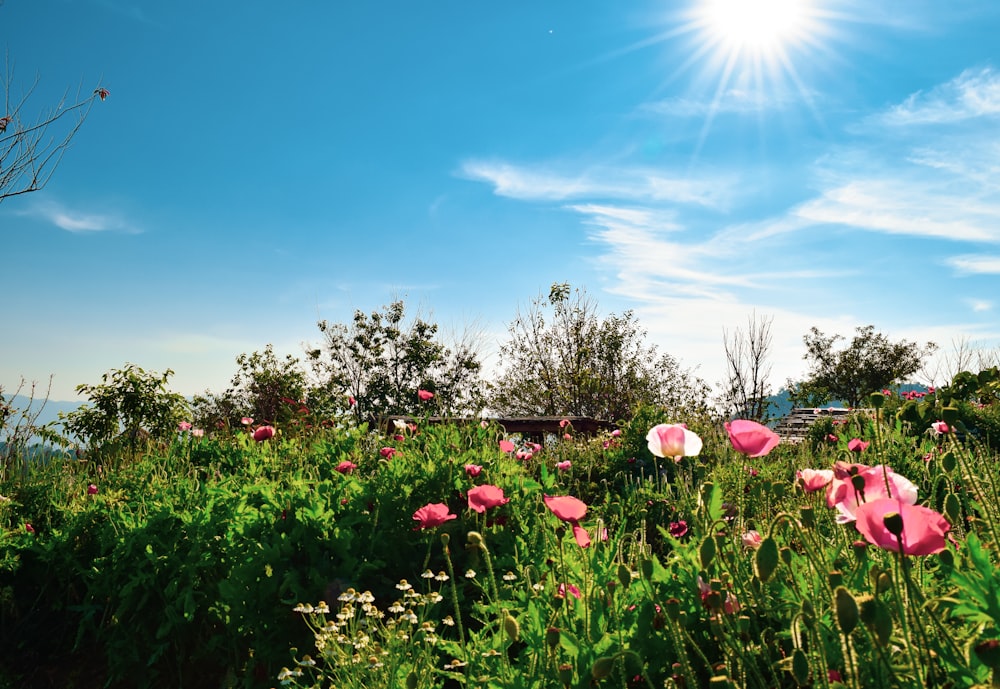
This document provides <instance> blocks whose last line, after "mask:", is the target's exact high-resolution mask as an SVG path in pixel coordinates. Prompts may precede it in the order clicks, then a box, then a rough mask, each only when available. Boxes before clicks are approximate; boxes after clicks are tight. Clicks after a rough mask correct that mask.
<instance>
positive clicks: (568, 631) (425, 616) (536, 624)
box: [0, 391, 1000, 689]
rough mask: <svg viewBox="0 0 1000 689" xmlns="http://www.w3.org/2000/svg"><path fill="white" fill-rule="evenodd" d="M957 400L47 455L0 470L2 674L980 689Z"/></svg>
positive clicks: (970, 520) (977, 593)
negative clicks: (548, 428)
mask: <svg viewBox="0 0 1000 689" xmlns="http://www.w3.org/2000/svg"><path fill="white" fill-rule="evenodd" d="M946 394H947V393H946V391H938V392H936V393H935V394H932V395H930V396H925V397H924V398H920V399H901V398H899V397H893V396H892V395H889V396H886V395H883V394H877V395H874V396H873V397H872V398H871V400H870V406H869V407H867V408H865V409H859V410H857V411H856V413H854V414H853V415H851V416H850V417H848V418H847V420H846V421H845V423H844V424H842V425H838V426H836V427H831V428H818V429H817V430H816V432H815V434H814V437H812V438H811V439H807V441H805V442H803V443H800V444H798V445H792V444H789V443H785V442H781V441H780V439H779V438H778V436H776V435H775V434H774V433H773V432H772V431H771V430H770V429H769V428H767V427H765V426H762V425H760V424H757V423H755V422H753V421H748V420H744V419H734V420H730V421H729V422H727V423H723V422H721V421H713V420H711V419H708V418H698V419H676V418H667V417H666V414H665V412H663V411H662V410H657V409H655V408H642V409H639V410H637V411H636V413H635V415H634V416H633V418H632V419H628V420H623V421H622V422H621V423H620V424H619V427H618V428H617V429H615V430H614V431H608V432H605V433H603V434H601V435H598V436H589V437H588V436H584V435H582V434H578V433H576V432H575V431H574V430H573V428H572V424H566V425H565V427H564V428H561V429H560V431H559V435H558V437H556V436H555V435H553V436H551V437H549V438H548V439H547V441H546V442H545V443H544V444H539V443H537V442H532V441H529V440H528V439H526V438H521V437H517V436H512V435H510V434H508V433H506V432H505V430H504V429H503V428H502V427H501V426H499V425H497V424H496V423H491V422H489V421H488V420H487V421H485V422H483V423H479V422H478V421H477V422H467V423H439V424H432V423H430V422H429V420H428V419H427V418H426V417H425V418H423V419H414V420H412V421H408V422H402V423H401V424H400V425H398V426H397V425H392V424H390V425H389V427H388V428H386V429H383V430H378V429H370V428H368V427H367V426H366V425H363V424H362V425H356V424H355V423H354V422H352V421H344V420H335V421H334V422H333V423H328V424H315V425H310V426H304V425H301V424H299V425H294V426H293V425H288V426H285V427H283V426H282V425H281V424H274V425H271V424H255V423H254V421H253V419H249V418H248V419H246V422H245V423H243V424H241V426H240V427H239V428H237V429H234V430H229V429H225V430H220V431H218V432H203V433H201V434H195V433H194V431H195V430H197V429H195V428H192V426H191V424H190V423H183V424H181V425H180V426H179V428H178V431H177V433H176V436H175V437H174V438H173V440H172V442H170V443H169V444H166V445H161V446H152V445H151V446H150V447H149V449H148V452H146V453H143V454H140V455H139V456H137V457H135V458H133V459H130V460H129V461H121V462H117V463H115V464H114V465H113V466H114V468H113V469H111V468H109V467H108V466H105V465H104V464H102V463H100V462H97V461H87V460H86V459H84V460H78V459H75V458H72V459H70V458H66V459H58V458H57V459H53V460H51V461H49V462H47V463H39V464H38V465H36V466H33V467H31V468H30V470H29V471H26V472H21V473H18V474H17V475H12V476H9V477H8V478H7V479H6V480H5V481H4V482H3V484H2V485H0V527H2V533H0V538H2V541H0V544H2V551H0V620H2V623H3V624H2V631H0V644H2V647H3V648H4V649H5V651H4V653H3V654H0V687H8V686H9V687H21V686H30V687H35V686H37V687H46V686H57V685H58V686H61V687H91V686H108V687H157V688H158V687H219V686H242V687H277V686H293V687H317V688H318V687H323V688H326V687H338V688H339V687H357V688H359V689H360V688H361V687H365V688H369V687H408V688H414V687H484V688H485V687H539V688H541V687H574V688H582V687H594V686H608V687H656V688H659V687H679V688H680V687H683V688H687V689H691V688H693V687H748V688H749V687H762V688H763V687H853V688H858V687H918V686H919V687H926V686H937V687H975V686H997V685H998V684H1000V576H998V571H1000V570H998V569H997V567H996V564H997V562H998V561H1000V558H998V556H997V547H998V546H997V544H998V535H1000V531H998V530H1000V492H998V491H1000V476H998V473H1000V472H998V468H997V455H996V450H995V449H993V448H992V447H991V445H990V438H988V437H987V436H986V435H985V434H983V433H981V432H980V430H979V428H978V427H976V426H974V425H973V421H974V420H975V419H977V418H981V417H982V418H985V416H984V415H986V416H988V415H989V414H990V413H993V414H995V413H996V409H995V406H996V400H995V399H994V398H991V397H989V396H988V395H985V394H983V395H980V396H979V397H977V398H975V399H972V400H970V399H962V400H955V399H951V398H949V397H947V396H946ZM427 395H429V393H427V394H426V395H423V396H422V397H421V399H424V398H425V397H426V399H427V400H430V397H427ZM907 405H910V406H907ZM970 415H971V416H970ZM984 427H988V426H986V425H984ZM834 431H835V432H834ZM831 436H832V437H833V440H831Z"/></svg>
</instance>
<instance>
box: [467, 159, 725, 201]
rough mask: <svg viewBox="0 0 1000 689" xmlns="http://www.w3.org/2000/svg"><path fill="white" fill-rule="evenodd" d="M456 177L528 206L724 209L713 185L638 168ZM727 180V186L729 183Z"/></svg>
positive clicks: (472, 167) (516, 170) (509, 169)
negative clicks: (624, 203)
mask: <svg viewBox="0 0 1000 689" xmlns="http://www.w3.org/2000/svg"><path fill="white" fill-rule="evenodd" d="M461 175H462V176H463V177H466V178H468V179H472V180H476V181H481V182H487V183H489V184H492V185H493V189H494V192H495V193H496V194H497V195H499V196H507V197H510V198H514V199H521V200H532V201H569V200H572V199H602V198H604V199H617V200H629V199H635V200H643V201H646V202H653V201H655V202H673V203H682V204H694V205H699V206H705V207H710V208H721V207H725V206H726V204H727V202H728V198H729V195H728V194H727V192H726V191H725V190H726V189H727V188H728V185H727V184H725V183H722V184H720V183H719V180H711V181H709V180H699V179H691V178H689V177H685V176H683V175H679V174H678V175H676V176H670V175H664V174H663V172H662V171H660V170H654V169H647V168H640V167H618V168H613V167H594V168H590V169H588V170H586V171H585V172H582V173H580V174H576V175H570V174H565V173H561V172H556V171H551V170H545V169H531V168H528V167H523V166H518V165H513V164H510V163H503V162H486V161H476V160H472V161H467V162H465V163H464V164H463V165H462V168H461ZM731 181H733V180H730V182H731Z"/></svg>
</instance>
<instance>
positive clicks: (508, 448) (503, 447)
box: [500, 440, 516, 452]
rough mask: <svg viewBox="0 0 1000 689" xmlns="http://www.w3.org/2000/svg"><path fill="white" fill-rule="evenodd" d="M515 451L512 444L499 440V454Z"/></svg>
mask: <svg viewBox="0 0 1000 689" xmlns="http://www.w3.org/2000/svg"><path fill="white" fill-rule="evenodd" d="M515 449H516V448H515V447H514V443H512V442H510V441H509V440H501V441H500V451H501V452H513V451H514V450H515Z"/></svg>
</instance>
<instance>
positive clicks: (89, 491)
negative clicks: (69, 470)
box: [87, 483, 97, 495]
mask: <svg viewBox="0 0 1000 689" xmlns="http://www.w3.org/2000/svg"><path fill="white" fill-rule="evenodd" d="M87 495H97V486H96V485H94V484H93V483H91V484H90V485H89V486H87Z"/></svg>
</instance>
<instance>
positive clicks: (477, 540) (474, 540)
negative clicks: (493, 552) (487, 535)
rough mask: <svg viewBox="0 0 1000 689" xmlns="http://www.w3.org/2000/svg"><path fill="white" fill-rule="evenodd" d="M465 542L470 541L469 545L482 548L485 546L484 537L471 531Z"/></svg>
mask: <svg viewBox="0 0 1000 689" xmlns="http://www.w3.org/2000/svg"><path fill="white" fill-rule="evenodd" d="M465 540H466V541H468V543H469V545H472V546H475V547H477V548H478V547H480V546H481V545H482V544H483V535H482V534H481V533H479V532H478V531H470V532H469V533H468V534H466V536H465Z"/></svg>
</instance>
